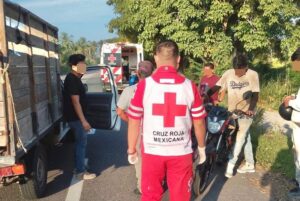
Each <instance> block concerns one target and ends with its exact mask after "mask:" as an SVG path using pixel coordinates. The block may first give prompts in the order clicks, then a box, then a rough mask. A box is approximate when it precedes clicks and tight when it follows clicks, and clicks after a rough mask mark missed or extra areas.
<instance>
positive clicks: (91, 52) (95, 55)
mask: <svg viewBox="0 0 300 201" xmlns="http://www.w3.org/2000/svg"><path fill="white" fill-rule="evenodd" d="M59 43H60V63H61V67H62V72H63V73H64V72H67V71H68V58H69V56H70V55H71V54H74V53H81V54H84V55H85V56H86V63H87V65H95V64H98V63H99V62H100V61H99V57H100V56H99V55H100V53H99V49H100V45H101V44H102V42H101V41H100V42H96V41H87V40H86V39H85V38H84V37H81V38H79V39H78V40H77V41H74V39H73V36H72V35H68V34H67V33H62V34H61V35H60V39H59Z"/></svg>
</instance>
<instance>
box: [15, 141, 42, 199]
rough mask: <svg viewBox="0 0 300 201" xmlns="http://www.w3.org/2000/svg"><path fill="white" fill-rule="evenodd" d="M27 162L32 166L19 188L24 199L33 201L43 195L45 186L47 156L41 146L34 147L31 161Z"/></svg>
mask: <svg viewBox="0 0 300 201" xmlns="http://www.w3.org/2000/svg"><path fill="white" fill-rule="evenodd" d="M29 161H32V164H31V166H30V165H29V167H30V168H29V170H28V172H26V175H25V176H24V177H23V179H22V180H23V181H22V182H20V185H19V187H20V191H21V194H22V196H23V197H24V198H26V199H29V200H33V199H37V198H41V197H42V196H43V195H44V193H45V190H46V185H47V155H46V151H45V148H44V146H43V145H38V146H37V147H36V149H35V151H34V156H33V160H29ZM26 165H27V164H26Z"/></svg>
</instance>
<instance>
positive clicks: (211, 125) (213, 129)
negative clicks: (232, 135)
mask: <svg viewBox="0 0 300 201" xmlns="http://www.w3.org/2000/svg"><path fill="white" fill-rule="evenodd" d="M223 123H224V121H213V120H212V119H211V118H207V130H208V131H209V132H210V133H212V134H215V133H218V132H219V131H220V129H221V127H222V125H223Z"/></svg>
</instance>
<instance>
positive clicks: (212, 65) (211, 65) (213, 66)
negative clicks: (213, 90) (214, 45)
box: [204, 62, 215, 69]
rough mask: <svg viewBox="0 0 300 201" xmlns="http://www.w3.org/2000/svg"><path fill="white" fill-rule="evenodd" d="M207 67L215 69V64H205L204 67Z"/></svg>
mask: <svg viewBox="0 0 300 201" xmlns="http://www.w3.org/2000/svg"><path fill="white" fill-rule="evenodd" d="M206 66H207V67H209V68H210V69H215V65H214V64H213V63H210V62H209V63H205V64H204V67H206Z"/></svg>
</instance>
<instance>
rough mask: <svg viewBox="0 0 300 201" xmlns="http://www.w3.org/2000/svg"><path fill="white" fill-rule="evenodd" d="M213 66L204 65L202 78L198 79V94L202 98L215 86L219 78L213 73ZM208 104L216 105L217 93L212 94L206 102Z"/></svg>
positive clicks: (210, 64)
mask: <svg viewBox="0 0 300 201" xmlns="http://www.w3.org/2000/svg"><path fill="white" fill-rule="evenodd" d="M214 69H215V65H214V64H213V63H206V64H204V67H203V76H202V77H201V78H200V82H199V85H198V90H199V93H200V95H201V96H202V97H205V96H206V93H207V91H208V90H209V89H211V88H212V87H213V86H215V85H216V83H217V82H218V81H219V79H220V77H219V76H217V75H216V74H215V73H214ZM208 102H211V103H213V104H214V105H216V104H217V103H218V93H217V92H216V93H214V94H213V95H212V96H211V97H210V98H209V100H208Z"/></svg>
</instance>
